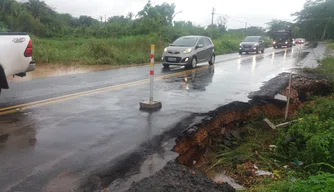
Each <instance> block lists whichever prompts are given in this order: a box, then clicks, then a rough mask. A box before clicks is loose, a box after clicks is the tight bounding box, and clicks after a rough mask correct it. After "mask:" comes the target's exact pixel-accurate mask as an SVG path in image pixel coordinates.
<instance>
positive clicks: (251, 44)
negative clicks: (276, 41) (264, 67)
mask: <svg viewBox="0 0 334 192" xmlns="http://www.w3.org/2000/svg"><path fill="white" fill-rule="evenodd" d="M265 47H266V45H265V42H264V40H263V38H262V37H261V36H248V37H246V38H245V39H244V40H243V41H242V42H241V43H240V48H239V54H240V55H241V54H242V53H243V52H245V53H246V54H248V53H249V52H256V54H258V53H259V52H260V51H261V52H262V53H264V50H265Z"/></svg>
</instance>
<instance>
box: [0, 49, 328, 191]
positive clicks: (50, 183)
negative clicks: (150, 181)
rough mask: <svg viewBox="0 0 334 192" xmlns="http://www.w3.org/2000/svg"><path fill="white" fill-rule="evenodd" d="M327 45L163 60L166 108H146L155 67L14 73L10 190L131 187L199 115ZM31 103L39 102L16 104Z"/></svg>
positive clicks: (0, 162) (5, 146)
mask: <svg viewBox="0 0 334 192" xmlns="http://www.w3.org/2000/svg"><path fill="white" fill-rule="evenodd" d="M325 50H326V46H325V44H322V43H320V44H318V46H317V47H316V48H313V47H307V46H295V47H293V48H292V49H277V50H274V49H272V48H268V49H266V52H265V53H264V54H258V55H256V54H248V55H241V56H240V55H238V54H228V55H222V56H217V58H216V64H215V65H214V66H209V65H208V64H206V63H204V64H199V65H198V67H197V68H196V69H194V70H185V69H183V68H182V67H171V68H170V69H163V68H162V66H161V65H156V66H155V73H156V74H155V75H156V81H155V85H154V99H155V100H159V101H161V102H162V109H161V110H160V111H157V112H154V113H147V112H145V111H140V110H139V102H140V101H141V100H145V99H148V97H149V95H148V94H149V84H148V77H149V76H148V74H149V66H140V67H131V68H124V69H116V70H108V71H99V72H89V73H85V74H76V75H68V76H63V77H51V78H37V79H33V80H30V81H24V82H12V83H10V89H9V90H3V92H2V95H1V96H0V113H1V110H3V111H2V112H4V111H6V110H4V109H5V108H8V107H9V108H10V110H11V111H16V112H15V113H11V114H2V115H1V116H0V191H71V190H72V191H80V190H76V189H77V188H78V187H81V188H84V189H86V190H87V191H90V190H92V189H93V188H94V187H101V186H104V187H106V186H109V185H110V190H112V191H120V189H125V188H126V186H122V183H127V184H126V185H129V183H130V181H131V178H135V180H136V181H137V180H139V179H140V178H142V177H146V176H149V175H150V174H152V173H150V172H145V173H142V172H143V171H141V170H142V169H141V166H142V164H143V163H145V162H146V159H145V158H146V157H148V156H150V157H152V156H153V157H154V156H157V154H158V156H159V154H160V155H161V154H166V153H168V148H166V147H163V146H169V145H168V143H170V142H172V141H173V138H174V137H175V136H176V135H177V134H178V133H179V132H181V131H182V130H183V129H184V128H186V127H187V126H189V124H191V123H194V122H195V121H198V114H200V113H206V112H208V111H210V110H213V109H215V108H217V107H219V106H221V105H224V104H227V103H229V102H231V101H248V100H249V99H248V98H247V95H248V94H249V93H250V92H252V91H257V90H258V89H259V87H261V85H262V84H263V83H264V82H265V81H268V80H270V79H272V78H274V77H275V76H276V75H278V74H279V73H281V72H286V71H289V70H291V69H293V68H300V67H316V60H318V59H320V58H322V57H323V55H324V53H325ZM37 67H38V66H37ZM67 96H68V97H67ZM59 97H60V98H59ZM63 97H64V98H63ZM54 98H58V99H54ZM48 99H49V100H48ZM40 101H42V102H41V103H39V102H40ZM24 103H29V105H24V106H19V107H13V108H11V106H15V105H20V104H24ZM17 108H21V109H17ZM180 122H181V123H180ZM156 138H159V139H158V140H155V139H156ZM150 141H156V142H153V143H152V142H150ZM131 154H137V155H134V156H131ZM174 156H175V155H171V154H168V155H167V157H169V158H170V159H172V158H174ZM155 159H157V158H155ZM160 159H164V155H162V157H161V156H160ZM167 160H168V158H167V159H165V160H161V161H162V162H167ZM161 161H159V162H161ZM151 166H153V167H154V166H157V167H159V168H162V165H161V164H160V163H152V165H151ZM153 170H157V168H155V169H154V168H153ZM134 175H137V176H134ZM140 175H142V176H140ZM104 176H105V177H106V178H107V179H105V178H102V177H104ZM101 178H102V179H101ZM126 178H129V179H130V180H129V179H126ZM120 181H122V182H120ZM118 189H119V190H118Z"/></svg>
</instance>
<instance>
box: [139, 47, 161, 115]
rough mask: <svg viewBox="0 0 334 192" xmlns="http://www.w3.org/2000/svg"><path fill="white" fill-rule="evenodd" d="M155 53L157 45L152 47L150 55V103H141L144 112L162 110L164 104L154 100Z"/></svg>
mask: <svg viewBox="0 0 334 192" xmlns="http://www.w3.org/2000/svg"><path fill="white" fill-rule="evenodd" d="M154 51H155V45H151V54H150V98H149V100H148V101H143V102H140V103H139V104H140V109H144V110H154V109H160V108H161V107H162V104H161V102H160V101H154V100H153V89H154V57H155V55H154Z"/></svg>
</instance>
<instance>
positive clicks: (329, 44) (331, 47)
mask: <svg viewBox="0 0 334 192" xmlns="http://www.w3.org/2000/svg"><path fill="white" fill-rule="evenodd" d="M327 46H328V48H329V49H331V50H334V41H329V42H328V43H327Z"/></svg>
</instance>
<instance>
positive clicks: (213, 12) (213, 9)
mask: <svg viewBox="0 0 334 192" xmlns="http://www.w3.org/2000/svg"><path fill="white" fill-rule="evenodd" d="M211 14H212V20H211V39H212V38H213V37H212V36H213V16H214V15H215V8H212V13H211Z"/></svg>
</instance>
